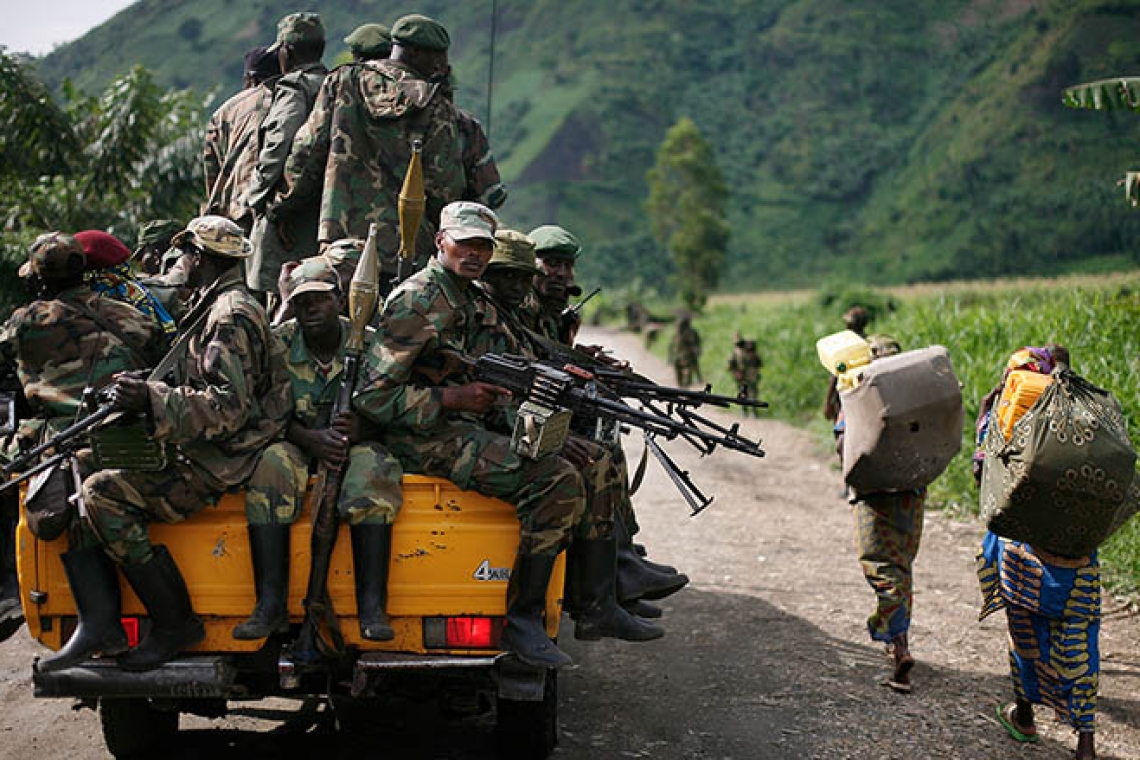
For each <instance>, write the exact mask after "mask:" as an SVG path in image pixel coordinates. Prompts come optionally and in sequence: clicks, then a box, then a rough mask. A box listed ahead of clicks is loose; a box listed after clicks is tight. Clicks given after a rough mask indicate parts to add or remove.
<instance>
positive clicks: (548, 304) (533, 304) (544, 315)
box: [518, 290, 570, 345]
mask: <svg viewBox="0 0 1140 760" xmlns="http://www.w3.org/2000/svg"><path fill="white" fill-rule="evenodd" d="M564 308H566V303H565V302H563V301H562V300H561V299H551V298H543V296H542V294H540V293H539V292H538V291H537V290H534V291H531V294H530V295H529V296H527V298H526V300H525V301H523V304H522V306H520V307H519V313H518V316H519V320H520V321H521V322H522V324H523V326H524V327H526V328H527V329H528V330H533V331H534V332H536V333H538V334H539V335H541V336H542V337H544V338H549V339H550V340H552V341H554V342H556V343H565V344H566V345H570V336H569V335H567V334H566V330H565V329H564V328H563V325H562V310H563V309H564Z"/></svg>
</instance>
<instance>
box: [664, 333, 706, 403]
mask: <svg viewBox="0 0 1140 760" xmlns="http://www.w3.org/2000/svg"><path fill="white" fill-rule="evenodd" d="M669 361H670V362H671V363H672V364H673V371H674V372H676V373H677V385H679V386H681V387H685V386H688V385H691V384H692V383H693V381H694V380H696V381H697V382H701V336H700V334H699V333H698V332H697V331H696V330H694V329H693V326H692V325H691V324H690V323H689V321H688V320H685V319H682V320H681V321H680V322H678V323H677V331H676V332H675V333H674V334H673V340H671V341H670V342H669Z"/></svg>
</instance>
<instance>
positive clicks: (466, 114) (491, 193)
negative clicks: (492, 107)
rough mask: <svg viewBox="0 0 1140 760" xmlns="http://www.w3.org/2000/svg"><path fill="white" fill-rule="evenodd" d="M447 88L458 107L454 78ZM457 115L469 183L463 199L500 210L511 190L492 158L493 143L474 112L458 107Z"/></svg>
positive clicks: (465, 172)
mask: <svg viewBox="0 0 1140 760" xmlns="http://www.w3.org/2000/svg"><path fill="white" fill-rule="evenodd" d="M448 71H449V72H450V68H449V69H448ZM444 87H445V89H444V94H445V95H446V96H447V99H448V100H450V101H451V102H453V103H454V102H455V92H454V88H453V87H452V83H451V77H450V75H449V76H448V77H447V81H446V82H445V83H444ZM455 113H456V116H457V117H458V119H459V121H458V127H459V155H460V159H461V160H462V161H463V176H464V177H465V179H466V182H467V186H466V188H465V189H464V191H463V196H462V199H463V200H465V201H475V202H476V203H482V204H483V205H484V206H486V207H487V208H489V209H498V208H499V207H500V206H502V205H503V204H504V203H506V201H507V186H506V185H505V184H503V179H502V177H500V176H499V166H498V164H496V163H495V157H494V155H492V154H491V142H490V140H488V139H487V133H486V132H484V131H483V125H482V124H480V123H479V120H478V119H476V118H475V115H474V114H473V113H471V112H470V111H465V110H463V109H462V108H458V107H457V108H456V109H455Z"/></svg>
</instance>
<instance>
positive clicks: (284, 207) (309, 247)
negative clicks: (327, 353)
mask: <svg viewBox="0 0 1140 760" xmlns="http://www.w3.org/2000/svg"><path fill="white" fill-rule="evenodd" d="M326 74H328V69H326V68H325V67H324V64H321V63H310V64H306V65H304V66H301V67H300V68H298V69H295V70H293V71H290V72H289V73H288V74H285V75H284V76H282V77H281V78H280V79H279V80H277V86H276V87H275V88H274V90H273V103H272V104H271V105H270V106H269V112H268V113H267V114H266V116H265V119H264V120H263V121H262V122H261V128H260V129H259V130H258V139H257V150H258V154H257V165H256V166H255V167H254V171H253V178H252V181H251V183H250V186H249V193H248V195H247V197H246V202H247V203H248V204H249V206H250V208H252V209H254V210H257V209H263V210H264V213H262V214H259V215H258V216H257V218H256V220H255V222H254V227H253V233H252V238H251V240H252V242H253V256H252V257H251V258H250V259H249V261H247V262H246V264H247V267H246V275H247V279H248V283H249V287H250V288H251V289H253V290H260V291H265V290H270V291H272V290H275V289H276V288H277V273H278V272H279V271H280V269H281V265H282V264H284V263H285V262H286V261H297V260H300V259H304V258H307V257H309V256H313V255H315V254H316V252H317V209H316V205H315V204H313V203H309V204H298V203H282V202H280V201H278V200H277V194H278V192H279V191H281V192H286V191H287V188H286V186H285V185H284V174H285V162H286V161H287V160H288V158H289V155H290V153H291V151H292V150H293V149H294V139H295V136H296V134H297V131H298V130H299V129H300V128H301V126H302V125H303V124H304V123H305V120H306V119H307V118H308V117H309V112H310V111H311V110H312V108H313V103H314V102H315V101H316V99H317V93H318V92H319V91H320V88H321V83H322V82H323V81H324V79H325V75H326ZM283 228H285V229H287V230H288V231H289V233H290V234H291V235H292V236H293V238H294V244H293V247H292V248H291V249H286V248H285V244H284V242H283V241H282V240H281V230H282V229H283Z"/></svg>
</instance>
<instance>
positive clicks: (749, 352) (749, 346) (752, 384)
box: [728, 333, 764, 417]
mask: <svg viewBox="0 0 1140 760" xmlns="http://www.w3.org/2000/svg"><path fill="white" fill-rule="evenodd" d="M762 366H764V362H763V361H761V359H760V354H759V353H758V352H757V351H756V341H754V340H745V339H744V337H743V336H742V335H741V334H740V333H737V334H736V340H735V341H734V342H733V344H732V356H730V357H728V374H730V375H732V379H733V380H734V381H736V395H737V396H739V397H740V398H746V399H755V398H756V393H757V391H758V389H759V388H760V368H761V367H762ZM749 412H751V413H752V414H753V415H755V416H756V417H759V416H760V410H759V409H756V408H753V407H747V406H746V407H744V414H745V416H747V415H748V414H749Z"/></svg>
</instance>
